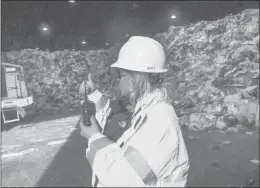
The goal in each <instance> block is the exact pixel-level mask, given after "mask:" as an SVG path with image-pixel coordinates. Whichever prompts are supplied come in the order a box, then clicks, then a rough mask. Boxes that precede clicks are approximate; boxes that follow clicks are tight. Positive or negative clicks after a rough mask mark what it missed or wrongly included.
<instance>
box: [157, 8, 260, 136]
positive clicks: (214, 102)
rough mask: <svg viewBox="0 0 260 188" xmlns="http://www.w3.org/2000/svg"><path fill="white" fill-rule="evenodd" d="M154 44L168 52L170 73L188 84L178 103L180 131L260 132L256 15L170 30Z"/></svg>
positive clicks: (179, 86)
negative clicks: (249, 128)
mask: <svg viewBox="0 0 260 188" xmlns="http://www.w3.org/2000/svg"><path fill="white" fill-rule="evenodd" d="M155 39H156V40H158V41H159V42H161V43H162V44H163V46H164V47H165V49H166V51H167V54H168V61H169V63H170V65H169V66H170V67H171V71H172V72H174V73H175V75H176V76H179V77H183V78H184V81H182V82H179V83H178V84H177V85H176V87H177V88H176V91H177V98H176V99H175V101H174V106H175V109H176V111H177V112H178V116H179V117H180V124H181V125H185V126H187V127H189V128H190V129H192V130H207V129H211V128H219V129H227V130H229V131H235V132H236V131H239V130H240V129H244V128H245V126H259V10H258V9H249V10H244V11H242V12H241V13H240V14H237V15H229V16H227V17H225V18H223V19H219V20H217V21H201V22H198V23H196V24H191V25H187V26H184V27H183V26H177V27H176V26H171V27H170V28H169V30H168V31H167V32H166V33H161V34H157V35H156V36H155ZM172 72H170V74H173V73H172ZM178 96H179V97H178Z"/></svg>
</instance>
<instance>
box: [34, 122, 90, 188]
mask: <svg viewBox="0 0 260 188" xmlns="http://www.w3.org/2000/svg"><path fill="white" fill-rule="evenodd" d="M78 123H79V122H78ZM78 123H77V126H76V127H77V129H76V130H75V131H74V132H72V133H71V135H70V137H69V138H68V140H69V141H68V142H66V143H65V144H64V145H63V146H62V147H61V148H60V150H59V152H58V153H57V155H56V156H55V158H54V159H53V161H52V162H51V163H50V165H49V166H48V167H47V169H46V170H45V172H44V174H43V175H42V177H41V178H40V180H39V181H38V182H37V185H36V186H37V187H50V186H51V187H91V176H92V170H91V167H90V165H89V163H88V161H87V160H86V158H85V149H86V148H87V140H86V139H84V138H83V137H82V136H81V135H80V129H79V125H78Z"/></svg>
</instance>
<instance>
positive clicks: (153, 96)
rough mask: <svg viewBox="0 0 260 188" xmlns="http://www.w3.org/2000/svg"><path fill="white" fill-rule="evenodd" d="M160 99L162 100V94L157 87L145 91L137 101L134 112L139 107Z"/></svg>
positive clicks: (152, 103)
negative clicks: (150, 90) (148, 91)
mask: <svg viewBox="0 0 260 188" xmlns="http://www.w3.org/2000/svg"><path fill="white" fill-rule="evenodd" d="M160 101H162V94H161V92H160V90H159V89H156V90H154V91H152V92H150V93H147V94H145V95H144V96H143V97H141V98H140V99H139V100H138V101H137V103H136V106H135V112H134V114H136V113H137V111H139V110H140V108H141V109H145V108H147V107H148V106H153V105H155V104H157V103H158V102H160Z"/></svg>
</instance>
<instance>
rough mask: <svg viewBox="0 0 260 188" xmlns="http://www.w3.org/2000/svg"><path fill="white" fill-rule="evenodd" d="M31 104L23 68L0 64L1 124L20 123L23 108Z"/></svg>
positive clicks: (23, 113) (31, 99)
mask: <svg viewBox="0 0 260 188" xmlns="http://www.w3.org/2000/svg"><path fill="white" fill-rule="evenodd" d="M32 103H33V96H28V93H27V87H26V83H25V79H24V73H23V67H22V66H20V65H16V64H11V63H5V62H1V114H2V122H3V123H10V122H15V121H20V117H24V116H25V114H26V112H25V110H24V107H25V106H29V105H31V104H32Z"/></svg>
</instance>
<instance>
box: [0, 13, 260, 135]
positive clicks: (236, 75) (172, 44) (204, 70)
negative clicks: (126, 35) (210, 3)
mask: <svg viewBox="0 0 260 188" xmlns="http://www.w3.org/2000/svg"><path fill="white" fill-rule="evenodd" d="M154 38H155V39H156V40H157V41H159V42H160V43H161V44H162V45H163V46H164V47H165V50H166V53H167V62H168V65H167V66H168V68H169V72H168V73H166V74H165V79H166V80H167V81H168V82H169V83H170V84H172V85H174V91H173V92H172V98H173V106H174V107H175V110H176V112H177V114H178V116H179V120H180V125H182V126H186V127H188V128H189V129H192V130H209V129H212V128H219V129H226V130H228V131H235V132H236V131H239V130H242V129H244V128H245V127H247V126H259V10H258V9H248V10H244V11H242V12H241V13H240V14H237V15H229V16H226V17H225V18H223V19H219V20H217V21H201V22H198V23H195V24H190V25H186V26H171V27H170V28H169V29H168V31H167V32H165V33H160V34H156V35H155V36H154ZM119 49H120V47H119V46H115V47H112V48H110V49H108V50H91V51H71V50H65V51H57V52H52V53H51V52H45V51H40V50H35V49H25V50H22V51H12V52H7V53H2V62H9V63H15V64H19V65H22V66H23V68H24V72H25V77H26V81H27V83H28V90H29V91H30V92H31V94H33V96H34V101H35V103H34V104H33V106H32V107H31V108H32V109H34V110H36V111H37V110H49V109H62V108H65V107H70V108H75V107H77V106H78V105H79V102H80V100H81V98H80V95H79V93H78V89H79V86H80V84H81V82H82V81H83V79H84V77H86V76H87V74H88V73H89V72H92V73H93V74H94V82H95V83H98V87H99V89H100V90H101V91H102V92H104V93H105V94H106V95H108V96H109V97H110V98H116V97H117V96H118V90H117V87H116V85H117V84H116V78H117V75H116V72H113V70H111V69H110V68H109V65H110V64H111V63H113V62H115V61H116V60H117V56H118V52H119ZM173 93H174V94H173Z"/></svg>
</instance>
